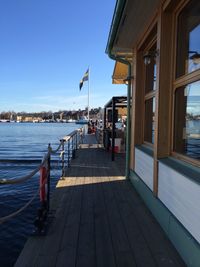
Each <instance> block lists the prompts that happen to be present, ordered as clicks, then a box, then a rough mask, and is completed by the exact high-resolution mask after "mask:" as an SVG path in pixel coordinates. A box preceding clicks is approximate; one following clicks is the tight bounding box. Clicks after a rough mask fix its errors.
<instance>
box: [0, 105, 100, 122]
mask: <svg viewBox="0 0 200 267" xmlns="http://www.w3.org/2000/svg"><path fill="white" fill-rule="evenodd" d="M101 110H102V108H101V107H98V108H92V109H90V115H91V116H96V115H97V114H99V113H101ZM87 112H88V111H87V108H86V109H84V110H81V109H79V110H59V111H56V112H52V111H41V112H25V111H22V112H15V111H2V112H0V120H17V117H18V116H21V117H24V118H25V117H40V118H42V119H43V120H50V119H52V118H54V119H55V120H56V119H61V118H62V119H74V120H77V119H78V118H80V117H82V116H87Z"/></svg>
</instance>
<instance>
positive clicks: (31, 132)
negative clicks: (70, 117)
mask: <svg viewBox="0 0 200 267" xmlns="http://www.w3.org/2000/svg"><path fill="white" fill-rule="evenodd" d="M77 127H78V125H76V124H74V123H0V179H2V178H7V179H12V178H18V177H21V176H24V175H26V174H28V173H30V172H31V171H32V170H34V169H35V168H36V166H38V164H39V163H40V162H41V160H42V158H43V156H44V154H45V153H46V152H47V148H48V144H49V143H50V144H51V146H52V148H53V149H56V148H57V147H58V145H59V140H60V139H62V137H64V136H65V135H67V134H69V133H71V132H72V131H74V130H75V129H77ZM52 159H53V160H52V170H51V192H52V191H53V189H54V188H55V185H56V182H57V180H58V178H59V177H60V175H61V168H60V157H59V153H58V154H57V156H54V157H53V158H52ZM38 182H39V174H36V175H35V176H34V177H32V178H31V179H30V180H28V181H26V182H24V183H22V184H18V185H1V186H0V217H3V216H6V215H9V214H10V213H12V212H14V211H16V210H18V209H19V208H21V207H22V206H24V204H26V203H27V201H29V200H30V199H31V198H32V196H33V195H34V194H35V192H36V191H37V190H38V184H39V183H38ZM39 205H40V203H39V197H37V198H36V199H35V200H34V201H33V203H32V204H31V205H30V206H29V207H28V208H27V209H26V210H25V211H23V212H22V213H20V214H19V215H18V216H17V217H15V218H13V219H10V220H9V221H8V222H5V223H3V224H0V266H2V267H9V266H13V265H14V263H15V261H16V259H17V257H18V255H19V253H20V251H21V250H22V248H23V246H24V244H25V242H26V240H27V238H28V236H30V235H31V234H32V233H33V231H34V224H33V222H34V220H35V218H36V216H37V209H38V208H39Z"/></svg>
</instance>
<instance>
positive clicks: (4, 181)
mask: <svg viewBox="0 0 200 267" xmlns="http://www.w3.org/2000/svg"><path fill="white" fill-rule="evenodd" d="M79 131H81V129H78V130H75V131H73V132H72V133H71V134H70V135H68V136H65V137H63V139H62V140H61V141H60V145H59V146H58V148H57V149H56V150H52V148H51V146H50V145H49V148H48V153H47V154H46V155H45V156H44V158H43V160H42V163H41V164H40V165H39V166H37V167H36V169H35V170H33V171H31V172H30V173H29V174H27V175H25V176H22V177H20V178H12V179H0V185H5V184H19V183H22V182H25V181H26V180H28V179H30V178H32V177H33V176H34V175H35V174H36V173H37V172H38V171H39V170H40V168H41V167H42V166H43V165H44V164H45V163H46V162H47V160H48V157H49V156H50V154H55V153H57V152H58V150H59V149H60V148H61V146H62V144H63V142H66V141H68V140H70V138H71V137H73V136H74V135H75V134H76V133H78V132H79ZM62 153H63V151H61V154H62Z"/></svg>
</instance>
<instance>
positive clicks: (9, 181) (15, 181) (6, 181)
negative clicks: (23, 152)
mask: <svg viewBox="0 0 200 267" xmlns="http://www.w3.org/2000/svg"><path fill="white" fill-rule="evenodd" d="M48 157H49V153H47V154H46V155H45V156H44V158H43V160H42V162H41V164H40V165H39V166H37V168H36V169H35V170H33V171H31V172H30V173H29V174H27V175H25V176H22V177H20V178H12V179H0V185H5V184H19V183H22V182H25V181H26V180H28V179H30V178H32V177H33V176H34V175H35V174H36V173H37V172H38V171H39V170H40V168H41V167H42V166H43V165H44V164H45V163H46V161H47V159H48Z"/></svg>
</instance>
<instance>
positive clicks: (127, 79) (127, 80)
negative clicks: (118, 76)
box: [123, 76, 134, 85]
mask: <svg viewBox="0 0 200 267" xmlns="http://www.w3.org/2000/svg"><path fill="white" fill-rule="evenodd" d="M133 79H134V77H133V76H128V77H127V78H126V79H124V80H123V81H124V83H125V84H126V85H128V84H129V82H131V80H133Z"/></svg>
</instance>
